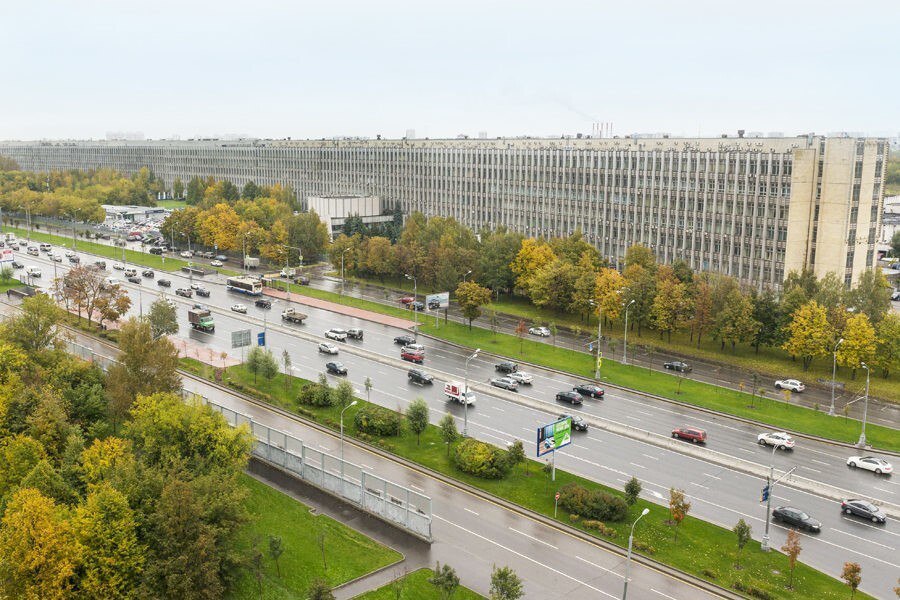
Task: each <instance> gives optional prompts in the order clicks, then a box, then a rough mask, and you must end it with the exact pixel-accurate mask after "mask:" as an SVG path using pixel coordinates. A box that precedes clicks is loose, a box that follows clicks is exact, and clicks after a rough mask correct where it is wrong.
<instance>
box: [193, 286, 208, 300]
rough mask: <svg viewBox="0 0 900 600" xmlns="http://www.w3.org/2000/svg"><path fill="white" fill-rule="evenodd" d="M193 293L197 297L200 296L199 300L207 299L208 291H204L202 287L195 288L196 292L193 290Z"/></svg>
mask: <svg viewBox="0 0 900 600" xmlns="http://www.w3.org/2000/svg"><path fill="white" fill-rule="evenodd" d="M194 291H195V292H196V293H197V295H198V296H200V297H201V298H209V290H208V289H206V288H205V287H202V286H201V287H198V288H197V289H196V290H194Z"/></svg>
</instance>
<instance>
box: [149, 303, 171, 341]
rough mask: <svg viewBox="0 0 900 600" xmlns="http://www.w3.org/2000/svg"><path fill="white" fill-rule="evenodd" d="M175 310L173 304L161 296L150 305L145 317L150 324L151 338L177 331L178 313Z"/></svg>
mask: <svg viewBox="0 0 900 600" xmlns="http://www.w3.org/2000/svg"><path fill="white" fill-rule="evenodd" d="M176 311H177V309H176V308H175V304H174V303H172V302H169V301H168V300H166V299H165V298H162V297H160V298H159V299H158V300H156V301H154V302H153V304H151V305H150V311H149V312H148V313H147V316H146V317H145V318H146V319H147V323H149V324H150V332H151V333H152V335H153V339H157V338H160V337H162V336H164V335H172V334H173V333H178V313H177V312H176Z"/></svg>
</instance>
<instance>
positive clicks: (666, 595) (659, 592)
mask: <svg viewBox="0 0 900 600" xmlns="http://www.w3.org/2000/svg"><path fill="white" fill-rule="evenodd" d="M650 591H651V592H656V593H657V594H659V595H660V596H662V597H663V598H670V599H671V600H678V598H673V597H672V596H670V595H668V594H663V593H662V592H661V591H659V590H654V589H653V588H650Z"/></svg>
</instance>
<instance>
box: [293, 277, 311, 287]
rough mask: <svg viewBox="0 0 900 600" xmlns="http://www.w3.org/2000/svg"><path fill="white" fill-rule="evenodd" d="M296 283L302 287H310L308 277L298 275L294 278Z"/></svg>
mask: <svg viewBox="0 0 900 600" xmlns="http://www.w3.org/2000/svg"><path fill="white" fill-rule="evenodd" d="M294 283H299V284H300V285H309V277H307V276H306V275H297V277H295V278H294Z"/></svg>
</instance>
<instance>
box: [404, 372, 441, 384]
mask: <svg viewBox="0 0 900 600" xmlns="http://www.w3.org/2000/svg"><path fill="white" fill-rule="evenodd" d="M406 376H407V377H408V378H409V380H410V381H412V382H413V383H419V384H422V385H426V384H429V383H434V377H433V376H432V375H431V374H430V373H426V372H425V371H422V370H421V369H410V370H409V371H407V372H406Z"/></svg>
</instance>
